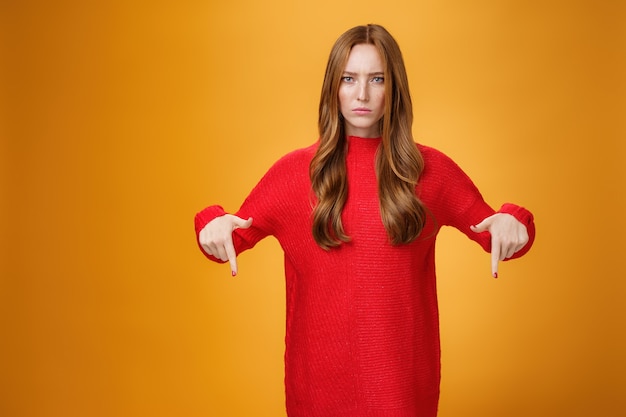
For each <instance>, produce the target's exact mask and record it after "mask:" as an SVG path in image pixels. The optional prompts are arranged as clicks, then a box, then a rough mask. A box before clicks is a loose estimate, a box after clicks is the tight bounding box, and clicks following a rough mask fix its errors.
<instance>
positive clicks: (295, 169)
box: [266, 143, 317, 177]
mask: <svg viewBox="0 0 626 417" xmlns="http://www.w3.org/2000/svg"><path fill="white" fill-rule="evenodd" d="M316 149H317V144H316V143H315V144H312V145H309V146H307V147H304V148H298V149H295V150H292V151H290V152H288V153H286V154H285V155H283V156H282V157H280V158H279V159H278V160H276V162H274V164H272V166H271V168H270V169H269V171H268V172H267V174H266V176H267V175H272V174H273V175H279V176H282V177H284V176H297V175H298V174H300V173H302V174H306V175H307V176H308V172H309V164H310V163H311V159H312V158H313V155H315V150H316Z"/></svg>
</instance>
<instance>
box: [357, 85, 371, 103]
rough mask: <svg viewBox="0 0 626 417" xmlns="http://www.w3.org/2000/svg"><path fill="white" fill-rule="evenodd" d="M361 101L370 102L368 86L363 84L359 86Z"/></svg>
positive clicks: (359, 98)
mask: <svg viewBox="0 0 626 417" xmlns="http://www.w3.org/2000/svg"><path fill="white" fill-rule="evenodd" d="M357 100H359V101H368V100H369V92H368V91H367V85H366V84H362V85H360V86H359V94H358V97H357Z"/></svg>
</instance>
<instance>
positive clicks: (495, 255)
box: [491, 242, 500, 278]
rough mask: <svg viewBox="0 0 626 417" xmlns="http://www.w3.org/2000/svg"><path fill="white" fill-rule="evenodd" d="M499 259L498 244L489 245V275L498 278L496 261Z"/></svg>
mask: <svg viewBox="0 0 626 417" xmlns="http://www.w3.org/2000/svg"><path fill="white" fill-rule="evenodd" d="M499 261H500V245H498V244H494V242H492V245H491V276H493V277H494V278H498V262H499Z"/></svg>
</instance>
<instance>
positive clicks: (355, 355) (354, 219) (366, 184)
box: [195, 137, 535, 417]
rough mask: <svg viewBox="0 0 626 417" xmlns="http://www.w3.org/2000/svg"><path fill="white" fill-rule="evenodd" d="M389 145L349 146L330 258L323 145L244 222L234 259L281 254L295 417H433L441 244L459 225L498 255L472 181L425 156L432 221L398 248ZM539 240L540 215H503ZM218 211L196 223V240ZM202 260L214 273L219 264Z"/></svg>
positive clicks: (262, 190)
mask: <svg viewBox="0 0 626 417" xmlns="http://www.w3.org/2000/svg"><path fill="white" fill-rule="evenodd" d="M380 143H381V140H380V139H364V138H357V137H349V138H348V152H347V156H346V167H347V175H348V200H347V202H346V205H345V206H344V209H343V214H342V221H343V225H344V228H345V231H346V233H347V234H348V236H350V238H351V241H350V242H348V243H343V244H342V245H340V246H339V247H338V248H334V249H331V250H329V251H325V250H323V249H321V248H320V247H319V246H318V245H317V244H316V242H315V240H314V239H313V236H312V232H311V227H312V223H311V214H312V206H313V202H314V196H313V194H312V190H311V182H310V179H309V163H310V162H311V158H312V157H313V155H314V153H315V150H316V147H317V144H315V145H312V146H310V147H308V148H304V149H300V150H296V151H294V152H291V153H290V154H288V155H286V156H284V157H283V158H281V159H280V160H279V161H278V162H276V163H275V164H274V166H273V167H272V168H271V169H270V170H269V171H268V172H267V173H266V174H265V176H264V177H263V178H262V179H261V181H260V182H259V183H258V184H257V186H256V187H255V188H254V189H253V190H252V192H251V193H250V194H249V196H248V197H247V198H246V200H245V202H244V203H243V205H242V206H241V208H240V209H239V211H237V213H235V214H236V215H237V216H239V217H242V218H244V219H247V218H248V217H253V218H254V221H253V223H252V226H251V227H250V228H248V229H237V230H235V231H234V233H233V240H234V244H235V249H236V251H237V253H241V252H242V251H244V250H246V249H249V248H251V247H253V246H254V245H255V244H256V243H257V242H258V241H260V240H261V239H263V238H264V237H266V236H268V235H272V236H274V237H275V238H276V239H277V240H278V242H279V243H280V245H281V247H282V249H283V251H284V255H285V258H284V261H285V275H286V300H287V311H286V335H285V346H286V349H285V394H286V408H287V414H288V415H289V416H290V417H433V416H436V414H437V403H438V399H439V380H440V347H439V317H438V309H437V295H436V286H435V240H436V236H437V232H438V231H439V229H440V228H441V227H442V226H445V225H450V226H453V227H455V228H457V229H459V230H460V231H461V232H463V233H465V234H466V235H467V236H469V238H471V239H473V240H475V241H476V242H478V243H479V244H480V245H481V246H482V247H483V248H484V249H485V250H486V251H489V250H490V236H489V233H487V232H485V233H481V234H477V233H474V232H472V231H471V230H470V226H471V225H475V224H478V223H479V222H480V221H482V220H483V219H484V218H486V217H488V216H490V215H492V214H494V213H495V211H494V210H493V209H492V208H490V207H489V206H488V205H487V204H486V203H485V202H484V200H483V198H482V196H481V194H480V193H479V191H478V190H477V188H476V187H475V186H474V184H473V183H472V181H471V180H470V179H469V178H468V177H467V175H465V174H464V173H463V171H462V170H461V169H460V168H459V167H458V166H457V165H456V164H455V163H454V162H453V161H452V160H451V159H449V158H448V157H446V156H445V155H444V154H442V153H441V152H439V151H437V150H435V149H432V148H429V147H426V146H422V145H417V146H418V147H419V150H420V151H421V153H422V155H423V158H424V161H425V168H424V171H423V173H422V175H421V177H420V181H419V184H418V186H417V188H416V192H417V193H418V195H419V197H420V199H421V200H422V202H423V203H424V204H425V205H426V207H427V208H428V210H429V217H428V220H427V223H426V225H425V228H424V230H423V232H422V233H421V235H420V236H419V237H418V238H417V239H416V240H415V241H414V242H412V243H410V244H407V245H399V246H392V245H391V244H390V243H389V238H388V236H387V233H386V231H385V228H384V226H383V223H382V221H381V218H380V210H379V201H378V191H377V180H376V173H375V155H376V151H377V149H378V146H379V144H380ZM499 212H503V213H509V214H512V215H513V216H515V217H516V218H517V219H518V220H520V221H521V222H522V223H523V224H525V225H526V226H527V228H528V233H529V237H530V240H529V242H528V244H527V245H526V246H525V247H524V248H523V249H522V250H521V251H519V252H517V253H516V255H515V257H519V256H521V255H523V254H524V253H526V252H527V251H528V249H529V248H530V246H531V245H532V242H533V240H534V235H535V229H534V223H533V217H532V214H531V213H530V212H529V211H527V210H526V209H524V208H522V207H519V206H516V205H513V204H505V205H504V206H502V208H501V209H500V210H499ZM223 214H225V212H224V210H223V209H222V208H221V207H220V206H210V207H207V208H206V209H204V210H202V211H201V212H199V213H198V214H197V215H196V218H195V228H196V236H197V235H198V233H199V232H200V230H202V228H204V226H205V225H206V224H207V223H208V222H210V221H211V220H213V219H214V218H215V217H217V216H221V215H223ZM203 253H204V254H205V256H208V257H209V258H210V259H212V260H214V261H216V258H214V257H212V256H209V255H207V254H206V253H205V252H203Z"/></svg>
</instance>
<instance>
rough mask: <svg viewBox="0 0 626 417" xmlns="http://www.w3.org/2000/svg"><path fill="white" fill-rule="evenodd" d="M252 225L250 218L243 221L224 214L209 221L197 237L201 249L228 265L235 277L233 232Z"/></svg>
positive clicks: (235, 255) (235, 262) (235, 258)
mask: <svg viewBox="0 0 626 417" xmlns="http://www.w3.org/2000/svg"><path fill="white" fill-rule="evenodd" d="M251 225H252V217H250V218H249V219H248V220H244V219H242V218H241V217H237V216H235V215H232V214H225V215H223V216H220V217H216V218H215V219H213V220H211V221H210V222H209V223H208V224H207V225H206V226H204V228H203V229H202V230H201V231H200V234H199V235H198V241H199V242H200V245H201V246H202V249H204V251H205V252H206V253H208V254H209V255H212V256H214V257H215V258H217V259H219V260H221V261H223V262H226V261H228V262H229V263H230V270H231V272H232V275H233V276H235V275H237V253H236V252H235V246H234V245H233V231H234V230H235V229H247V228H248V227H250V226H251Z"/></svg>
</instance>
